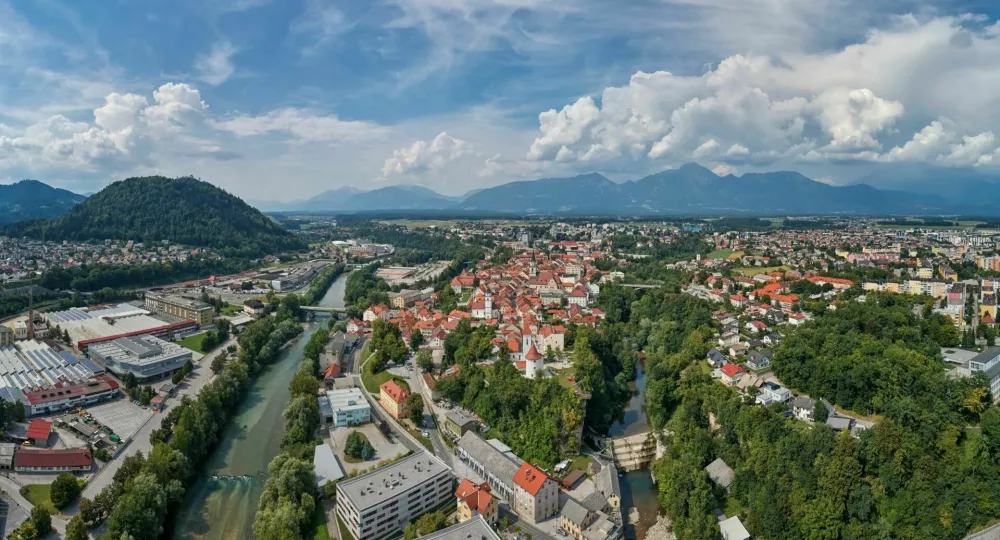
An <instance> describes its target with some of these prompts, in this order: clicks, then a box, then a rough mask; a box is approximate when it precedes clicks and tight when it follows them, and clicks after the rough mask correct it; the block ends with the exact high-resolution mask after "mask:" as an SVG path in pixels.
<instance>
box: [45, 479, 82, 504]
mask: <svg viewBox="0 0 1000 540" xmlns="http://www.w3.org/2000/svg"><path fill="white" fill-rule="evenodd" d="M50 490H51V491H50V494H49V497H50V498H51V499H52V504H54V505H55V506H56V508H58V509H60V510H62V509H63V508H66V505H68V504H69V503H71V502H73V501H74V500H75V499H76V498H77V497H79V496H80V491H81V490H80V482H79V481H78V480H77V479H76V477H75V476H73V475H72V474H70V473H63V474H60V475H59V476H57V477H56V479H55V480H53V481H52V485H51V487H50Z"/></svg>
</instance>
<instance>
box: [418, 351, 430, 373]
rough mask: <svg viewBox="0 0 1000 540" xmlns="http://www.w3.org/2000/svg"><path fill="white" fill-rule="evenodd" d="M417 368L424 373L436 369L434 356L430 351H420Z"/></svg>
mask: <svg viewBox="0 0 1000 540" xmlns="http://www.w3.org/2000/svg"><path fill="white" fill-rule="evenodd" d="M417 367H419V368H420V369H422V370H424V371H430V370H432V369H434V354H433V353H432V352H431V350H430V349H420V351H419V352H417Z"/></svg>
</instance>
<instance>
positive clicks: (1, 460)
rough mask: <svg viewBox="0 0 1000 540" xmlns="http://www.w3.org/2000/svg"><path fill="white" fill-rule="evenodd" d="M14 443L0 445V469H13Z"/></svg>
mask: <svg viewBox="0 0 1000 540" xmlns="http://www.w3.org/2000/svg"><path fill="white" fill-rule="evenodd" d="M16 446H17V445H15V444H14V443H0V468H3V469H10V468H13V467H14V450H15V447H16Z"/></svg>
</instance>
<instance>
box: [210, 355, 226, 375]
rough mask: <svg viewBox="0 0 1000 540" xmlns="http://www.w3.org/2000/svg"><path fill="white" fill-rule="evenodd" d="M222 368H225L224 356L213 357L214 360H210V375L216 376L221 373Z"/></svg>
mask: <svg viewBox="0 0 1000 540" xmlns="http://www.w3.org/2000/svg"><path fill="white" fill-rule="evenodd" d="M224 367H226V355H224V354H217V355H215V358H213V359H212V366H211V369H212V373H215V374H216V375H218V374H219V373H220V372H221V371H222V368H224Z"/></svg>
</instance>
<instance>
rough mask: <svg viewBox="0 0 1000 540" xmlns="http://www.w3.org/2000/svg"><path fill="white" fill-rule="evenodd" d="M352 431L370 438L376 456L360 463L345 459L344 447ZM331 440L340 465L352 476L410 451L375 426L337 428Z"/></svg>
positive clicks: (331, 433) (332, 432)
mask: <svg viewBox="0 0 1000 540" xmlns="http://www.w3.org/2000/svg"><path fill="white" fill-rule="evenodd" d="M352 431H360V432H361V433H362V434H363V435H364V436H365V437H367V438H368V442H370V443H371V444H372V448H374V449H375V456H374V457H373V458H371V459H369V460H368V461H362V462H359V463H348V461H347V459H345V457H344V445H345V444H346V443H347V436H348V435H350V434H351V432H352ZM330 439H331V443H332V447H333V453H334V454H335V455H336V456H337V459H339V460H340V464H341V465H343V466H344V471H345V472H347V473H348V474H350V473H351V471H361V470H364V469H368V468H371V467H372V466H374V465H375V464H377V463H378V462H379V461H382V460H383V459H392V458H394V457H396V456H398V455H401V454H406V453H407V452H409V450H410V449H409V448H407V447H406V446H404V445H403V444H402V443H400V442H398V441H393V440H390V439H389V438H387V437H386V436H385V435H383V434H382V432H381V431H379V430H378V428H377V427H375V424H364V425H361V426H357V427H350V428H348V427H342V428H335V429H332V430H331V432H330Z"/></svg>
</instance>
